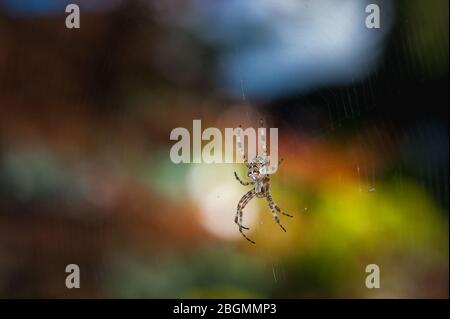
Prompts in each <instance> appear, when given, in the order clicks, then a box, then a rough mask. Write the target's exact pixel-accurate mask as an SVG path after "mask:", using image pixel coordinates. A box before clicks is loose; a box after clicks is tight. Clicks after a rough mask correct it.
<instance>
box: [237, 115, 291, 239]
mask: <svg viewBox="0 0 450 319" xmlns="http://www.w3.org/2000/svg"><path fill="white" fill-rule="evenodd" d="M262 127H263V122H262V120H260V128H262ZM239 128H240V130H239V132H240V133H242V127H241V126H239ZM236 139H237V146H238V148H239V151H240V153H241V156H242V158H243V160H244V164H245V166H247V169H248V172H247V176H248V177H249V178H250V181H249V182H244V181H242V180H241V179H240V178H239V176H238V175H237V173H236V172H234V176H235V177H236V179H237V180H238V181H239V182H240V183H241V184H242V185H244V186H248V185H254V187H253V188H252V189H251V190H249V191H248V192H247V193H246V194H245V195H244V196H242V198H241V199H240V201H239V203H238V205H237V211H236V217H235V218H234V222H235V223H236V224H237V225H238V226H239V232H240V233H241V234H242V236H244V238H245V239H247V240H248V241H249V242H251V243H253V244H255V242H254V241H253V240H251V239H250V238H248V237H247V235H245V233H244V232H243V230H244V229H245V230H248V229H249V228H248V227H245V226H243V225H242V216H243V209H244V207H245V206H246V205H247V204H248V203H249V202H250V200H252V199H253V198H254V197H255V196H256V197H258V198H263V197H265V198H266V199H267V201H268V203H269V207H270V210H271V211H272V215H273V218H274V219H275V222H277V224H278V225H280V227H281V229H282V230H284V231H286V229H285V228H284V226H283V225H282V224H281V222H280V218H279V217H278V214H277V211H278V212H279V213H281V214H283V215H285V216H288V217H293V216H292V215H289V214H286V213H285V212H284V211H282V210H281V208H280V207H279V206H278V205H277V204H275V202H274V201H273V199H272V196H271V195H270V170H271V171H273V170H274V169H275V167H274V166H275V165H272V166H271V167H270V157H269V156H268V155H267V149H266V143H265V133H264V130H259V140H260V142H261V145H262V148H263V154H262V155H258V156H256V157H255V158H254V159H252V160H251V161H247V157H246V156H245V154H244V151H243V148H242V141H241V136H240V134H237V138H236ZM282 162H283V159H281V160H279V161H278V165H280V164H281V163H282Z"/></svg>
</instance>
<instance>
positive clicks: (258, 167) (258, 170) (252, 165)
mask: <svg viewBox="0 0 450 319" xmlns="http://www.w3.org/2000/svg"><path fill="white" fill-rule="evenodd" d="M268 165H269V157H268V156H267V155H259V156H257V157H256V158H255V159H253V160H252V161H250V162H249V163H248V173H247V175H248V177H249V178H250V179H252V180H253V181H260V180H262V179H263V178H264V177H266V175H267V173H266V172H267V166H268Z"/></svg>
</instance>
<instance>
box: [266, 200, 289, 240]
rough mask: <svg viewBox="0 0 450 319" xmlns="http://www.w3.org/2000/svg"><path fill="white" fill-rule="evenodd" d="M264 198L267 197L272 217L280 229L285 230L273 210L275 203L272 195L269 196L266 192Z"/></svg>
mask: <svg viewBox="0 0 450 319" xmlns="http://www.w3.org/2000/svg"><path fill="white" fill-rule="evenodd" d="M266 198H267V201H268V202H269V207H270V210H271V211H272V215H273V218H274V219H275V221H276V222H277V224H278V225H280V227H281V229H282V230H284V231H286V228H284V226H283V225H282V224H281V222H280V218H279V217H278V215H277V212H276V211H275V206H276V205H275V203H274V202H273V199H272V196H270V194H268V195H267V196H266Z"/></svg>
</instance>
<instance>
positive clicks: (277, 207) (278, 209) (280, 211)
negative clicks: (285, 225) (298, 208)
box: [275, 204, 294, 217]
mask: <svg viewBox="0 0 450 319" xmlns="http://www.w3.org/2000/svg"><path fill="white" fill-rule="evenodd" d="M275 209H276V210H277V211H278V212H279V213H281V214H283V215H285V216H287V217H294V216H292V215H289V214H286V213H285V212H283V211H282V210H281V208H280V207H279V206H278V205H277V204H275Z"/></svg>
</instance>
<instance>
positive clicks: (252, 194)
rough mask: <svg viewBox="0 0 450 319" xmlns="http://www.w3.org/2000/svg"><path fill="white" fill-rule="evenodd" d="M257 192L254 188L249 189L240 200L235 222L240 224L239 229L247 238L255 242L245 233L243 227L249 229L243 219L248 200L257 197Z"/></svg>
mask: <svg viewBox="0 0 450 319" xmlns="http://www.w3.org/2000/svg"><path fill="white" fill-rule="evenodd" d="M255 195H256V192H255V190H254V189H251V190H249V191H248V192H247V193H246V194H245V195H244V196H242V198H241V200H240V201H239V203H238V205H237V211H236V217H235V219H234V222H235V223H236V224H237V225H238V226H239V231H240V233H241V234H242V236H244V238H245V239H247V240H248V241H249V242H251V243H253V244H255V242H254V241H253V240H251V239H250V238H248V237H247V235H245V234H244V232H243V231H242V229H247V230H248V229H249V228H248V227H245V226H243V225H242V219H243V209H244V207H245V206H246V205H247V204H248V202H249V201H250V200H251V199H252V198H253V197H255Z"/></svg>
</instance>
